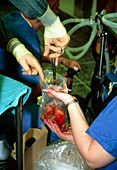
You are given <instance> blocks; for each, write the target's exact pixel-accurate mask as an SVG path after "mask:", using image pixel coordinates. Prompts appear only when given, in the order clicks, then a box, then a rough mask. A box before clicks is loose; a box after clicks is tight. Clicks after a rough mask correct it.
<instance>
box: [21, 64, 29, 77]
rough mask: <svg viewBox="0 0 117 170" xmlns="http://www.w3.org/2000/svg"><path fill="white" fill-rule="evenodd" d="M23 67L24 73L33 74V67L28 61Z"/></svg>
mask: <svg viewBox="0 0 117 170" xmlns="http://www.w3.org/2000/svg"><path fill="white" fill-rule="evenodd" d="M22 67H23V70H24V72H23V75H31V68H30V67H29V66H28V65H27V63H23V64H22Z"/></svg>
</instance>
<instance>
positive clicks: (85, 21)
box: [62, 0, 97, 60]
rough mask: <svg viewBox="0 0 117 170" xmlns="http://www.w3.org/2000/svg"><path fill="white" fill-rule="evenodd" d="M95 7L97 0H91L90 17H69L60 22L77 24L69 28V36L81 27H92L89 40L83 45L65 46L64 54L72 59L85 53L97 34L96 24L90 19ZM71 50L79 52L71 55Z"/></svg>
mask: <svg viewBox="0 0 117 170" xmlns="http://www.w3.org/2000/svg"><path fill="white" fill-rule="evenodd" d="M96 8H97V0H93V3H92V8H91V18H90V19H88V18H85V19H84V18H70V19H66V20H64V21H63V22H62V23H63V25H66V24H69V23H78V24H77V25H75V26H74V27H73V28H71V29H70V31H69V32H68V34H69V36H71V35H72V34H73V33H74V32H75V31H77V30H78V29H79V28H81V27H84V26H90V27H91V28H92V32H91V36H90V38H89V41H88V42H87V43H86V44H85V45H83V46H81V47H67V48H66V54H67V55H68V57H69V58H70V59H73V60H78V59H80V58H81V57H82V56H84V55H85V53H86V52H87V51H88V49H89V48H90V46H91V44H92V42H93V40H94V38H95V36H96V34H97V24H96V23H95V22H94V21H93V20H92V19H94V18H95V15H96V10H97V9H96ZM71 52H80V54H78V55H76V56H73V55H72V53H71Z"/></svg>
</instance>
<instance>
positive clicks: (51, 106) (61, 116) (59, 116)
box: [39, 70, 69, 131]
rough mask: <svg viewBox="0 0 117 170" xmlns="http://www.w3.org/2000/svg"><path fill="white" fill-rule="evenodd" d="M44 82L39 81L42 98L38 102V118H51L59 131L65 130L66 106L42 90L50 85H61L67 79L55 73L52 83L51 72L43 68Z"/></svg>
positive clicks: (67, 122) (66, 122)
mask: <svg viewBox="0 0 117 170" xmlns="http://www.w3.org/2000/svg"><path fill="white" fill-rule="evenodd" d="M44 75H45V82H42V83H40V87H41V90H42V99H41V104H40V110H39V114H40V119H41V120H42V121H43V120H44V119H51V120H52V121H53V122H56V123H57V124H58V125H59V127H60V129H61V131H66V130H67V127H68V124H69V121H68V114H67V108H66V106H65V104H64V103H63V102H62V101H60V100H58V99H56V98H51V97H49V96H48V94H47V93H46V92H44V91H43V89H44V88H48V87H49V86H50V85H51V87H52V88H53V89H54V88H55V87H63V83H64V82H65V83H66V81H67V79H66V78H64V77H63V76H61V75H59V74H57V73H56V82H55V85H54V84H53V72H52V71H50V70H44Z"/></svg>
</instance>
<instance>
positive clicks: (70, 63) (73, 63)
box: [59, 57, 81, 71]
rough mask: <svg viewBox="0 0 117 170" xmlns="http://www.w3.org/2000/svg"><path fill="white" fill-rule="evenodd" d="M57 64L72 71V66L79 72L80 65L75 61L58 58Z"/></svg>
mask: <svg viewBox="0 0 117 170" xmlns="http://www.w3.org/2000/svg"><path fill="white" fill-rule="evenodd" d="M59 63H60V64H63V65H64V66H66V67H67V68H72V69H73V67H74V66H77V67H78V70H79V71H80V70H81V66H80V64H79V63H78V62H77V61H75V60H71V59H67V58H63V57H60V58H59Z"/></svg>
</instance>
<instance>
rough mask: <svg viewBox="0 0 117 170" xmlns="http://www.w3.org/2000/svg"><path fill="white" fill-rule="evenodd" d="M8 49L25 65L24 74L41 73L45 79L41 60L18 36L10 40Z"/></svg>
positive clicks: (41, 76) (42, 78)
mask: <svg viewBox="0 0 117 170" xmlns="http://www.w3.org/2000/svg"><path fill="white" fill-rule="evenodd" d="M7 50H8V51H9V52H11V53H12V54H13V55H14V56H15V58H16V60H17V61H18V62H19V64H20V65H21V66H22V67H23V71H24V72H23V74H28V75H36V74H38V73H39V76H40V79H41V80H42V81H44V74H43V70H42V67H41V65H40V63H39V61H38V60H37V59H36V58H35V57H34V56H33V55H32V53H31V52H29V51H28V50H27V49H26V47H25V46H24V45H23V44H22V43H21V42H20V41H19V40H18V39H17V38H13V39H11V40H10V41H9V42H8V45H7Z"/></svg>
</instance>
